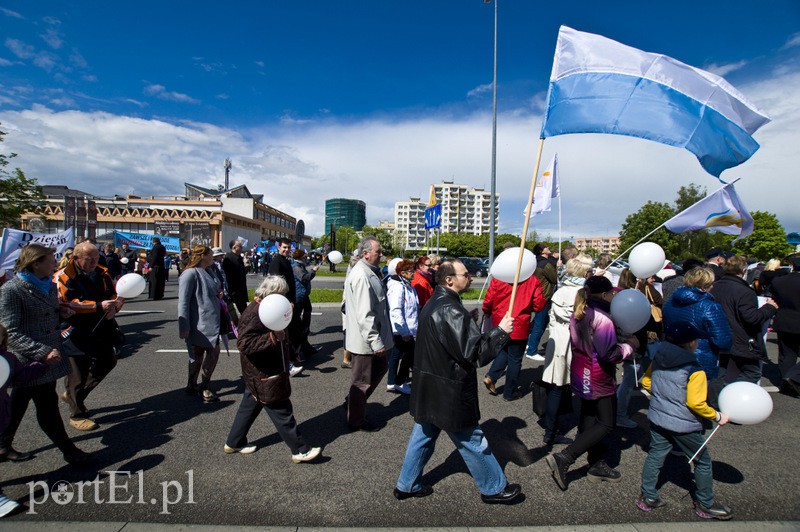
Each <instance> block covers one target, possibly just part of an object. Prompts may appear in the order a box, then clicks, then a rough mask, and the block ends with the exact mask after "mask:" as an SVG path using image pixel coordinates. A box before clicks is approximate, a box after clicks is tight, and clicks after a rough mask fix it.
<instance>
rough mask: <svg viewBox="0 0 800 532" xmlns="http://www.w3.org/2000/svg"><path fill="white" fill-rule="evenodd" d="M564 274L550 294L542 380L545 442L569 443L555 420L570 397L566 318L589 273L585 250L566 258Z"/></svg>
mask: <svg viewBox="0 0 800 532" xmlns="http://www.w3.org/2000/svg"><path fill="white" fill-rule="evenodd" d="M565 273H566V275H565V277H564V280H563V284H562V285H561V288H559V289H558V290H556V292H555V293H554V294H553V299H552V303H551V306H550V322H549V324H548V326H547V333H548V340H547V344H546V345H545V355H544V356H545V362H544V370H543V372H542V381H544V382H546V383H548V384H550V385H551V387H550V389H549V390H548V393H547V411H546V413H545V420H544V443H545V445H553V444H554V443H571V442H572V440H568V439H567V438H564V437H563V436H561V435H560V434H559V433H560V430H559V426H558V421H559V412H560V410H561V405H562V404H564V403H565V402H567V401H569V400H570V398H571V397H572V396H571V394H570V392H569V383H570V380H569V371H570V364H571V363H572V347H571V344H570V337H569V320H570V317H571V316H572V310H573V307H574V306H575V296H577V294H578V291H579V290H580V289H581V288H583V285H584V284H585V283H586V279H587V278H588V277H589V276H590V275H591V273H592V258H591V257H590V256H589V255H586V254H584V253H581V254H579V255H578V256H577V257H575V258H574V259H570V260H568V261H567V265H566V272H565Z"/></svg>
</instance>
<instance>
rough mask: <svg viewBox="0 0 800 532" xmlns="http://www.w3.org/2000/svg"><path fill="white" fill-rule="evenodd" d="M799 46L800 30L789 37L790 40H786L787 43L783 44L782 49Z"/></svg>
mask: <svg viewBox="0 0 800 532" xmlns="http://www.w3.org/2000/svg"><path fill="white" fill-rule="evenodd" d="M797 46H800V32H798V33H795V34H794V35H792V36H791V37H789V40H788V41H786V44H784V45H783V48H782V49H783V50H787V49H789V48H795V47H797Z"/></svg>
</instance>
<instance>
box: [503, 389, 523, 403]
mask: <svg viewBox="0 0 800 532" xmlns="http://www.w3.org/2000/svg"><path fill="white" fill-rule="evenodd" d="M521 398H522V389H521V388H517V389H516V390H514V393H513V394H511V397H506V396H505V394H504V395H503V401H516V400H517V399H521Z"/></svg>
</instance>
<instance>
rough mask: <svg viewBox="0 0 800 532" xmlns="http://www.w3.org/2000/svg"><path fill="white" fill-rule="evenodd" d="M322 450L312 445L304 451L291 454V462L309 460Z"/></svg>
mask: <svg viewBox="0 0 800 532" xmlns="http://www.w3.org/2000/svg"><path fill="white" fill-rule="evenodd" d="M321 452H322V447H312V448H311V449H309V450H308V452H306V453H297V454H293V455H292V462H294V463H295V464H299V463H301V462H310V461H311V460H313V459H314V458H316V457H317V456H319V453H321Z"/></svg>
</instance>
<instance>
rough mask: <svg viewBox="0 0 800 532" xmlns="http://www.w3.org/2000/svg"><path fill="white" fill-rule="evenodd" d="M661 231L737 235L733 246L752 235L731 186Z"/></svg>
mask: <svg viewBox="0 0 800 532" xmlns="http://www.w3.org/2000/svg"><path fill="white" fill-rule="evenodd" d="M664 227H666V228H667V229H669V230H670V231H672V232H673V233H685V232H687V231H697V230H698V229H710V230H711V231H716V232H719V233H724V234H726V235H739V236H738V237H736V239H735V240H734V242H736V240H739V239H740V238H745V237H746V236H748V235H750V234H751V233H752V232H753V217H752V216H750V213H749V212H747V208H746V207H745V206H744V204H742V200H740V199H739V195H738V194H737V193H736V189H735V188H734V187H733V183H731V184H729V185H726V186H724V187H722V188H721V189H719V190H718V191H716V192H714V193H713V194H711V195H710V196H706V197H705V198H703V199H701V200H700V201H698V202H697V203H695V204H694V205H692V206H691V207H689V208H688V209H685V210H684V211H682V212H680V213H678V214H676V215H675V216H673V217H672V218H670V219H669V220H667V221H666V222H664Z"/></svg>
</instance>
